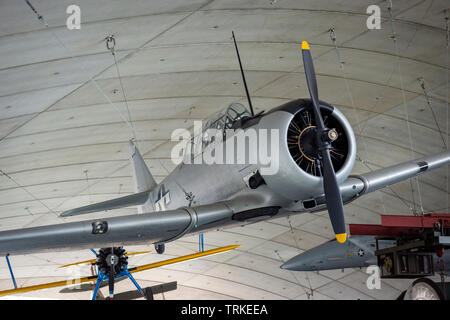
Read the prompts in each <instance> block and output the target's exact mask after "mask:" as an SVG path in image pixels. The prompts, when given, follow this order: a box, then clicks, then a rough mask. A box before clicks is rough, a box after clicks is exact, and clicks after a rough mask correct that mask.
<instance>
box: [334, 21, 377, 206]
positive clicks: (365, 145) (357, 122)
mask: <svg viewBox="0 0 450 320" xmlns="http://www.w3.org/2000/svg"><path fill="white" fill-rule="evenodd" d="M329 32H330V39H331V41H332V42H333V45H334V49H335V51H336V56H337V59H338V62H339V69H340V70H341V73H342V77H343V78H344V83H345V87H346V90H347V93H348V97H349V99H350V103H351V105H352V108H353V112H354V114H355V117H356V125H357V127H358V131H359V139H360V141H361V142H362V143H363V144H364V149H365V153H366V159H370V157H369V148H368V144H367V141H366V140H365V139H364V137H363V136H362V131H363V129H362V128H361V124H360V118H359V115H358V111H357V110H356V104H355V101H354V99H353V94H352V92H351V90H350V84H349V82H348V77H347V73H346V71H345V69H344V62H343V61H342V58H341V54H340V52H339V48H338V46H337V43H336V39H337V36H336V30H335V29H334V27H332V28H330V30H329ZM356 141H358V138H357V140H356ZM359 161H360V162H361V163H362V164H363V165H365V166H366V167H368V168H369V170H370V171H373V170H372V168H371V167H370V166H368V165H367V164H366V163H365V161H364V160H363V159H361V157H359ZM378 194H379V197H380V201H381V204H382V206H383V211H384V214H386V207H385V205H384V201H383V193H381V192H379V193H378Z"/></svg>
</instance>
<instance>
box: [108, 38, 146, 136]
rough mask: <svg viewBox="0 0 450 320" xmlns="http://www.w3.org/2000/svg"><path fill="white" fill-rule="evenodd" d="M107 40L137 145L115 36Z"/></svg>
mask: <svg viewBox="0 0 450 320" xmlns="http://www.w3.org/2000/svg"><path fill="white" fill-rule="evenodd" d="M105 40H106V48H107V49H108V50H109V51H111V55H112V56H113V59H114V65H115V66H116V71H117V77H118V78H119V83H120V88H121V89H122V95H123V100H124V101H125V106H126V107H127V113H128V122H129V123H130V125H131V127H132V128H133V130H132V131H133V138H134V141H135V143H136V144H137V143H138V140H137V137H136V128H135V127H134V124H133V121H132V119H131V113H130V107H129V106H128V101H127V97H126V95H125V89H124V88H123V83H122V77H121V76H120V72H119V65H118V64H117V60H116V50H115V46H116V39H115V38H114V35H109V36H107V37H106V38H105Z"/></svg>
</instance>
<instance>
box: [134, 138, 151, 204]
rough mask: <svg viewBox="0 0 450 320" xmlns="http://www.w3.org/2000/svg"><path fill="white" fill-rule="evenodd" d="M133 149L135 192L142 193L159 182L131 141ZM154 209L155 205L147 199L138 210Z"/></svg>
mask: <svg viewBox="0 0 450 320" xmlns="http://www.w3.org/2000/svg"><path fill="white" fill-rule="evenodd" d="M129 144H130V151H131V159H130V160H131V166H132V167H133V177H134V183H135V192H137V193H140V192H144V191H150V190H152V189H153V188H155V187H156V186H157V185H158V184H157V183H156V181H155V179H154V178H153V176H152V174H151V173H150V170H149V169H148V167H147V165H146V164H145V161H144V158H142V155H141V153H140V152H139V150H138V148H137V147H136V146H135V145H134V143H133V142H132V141H130V142H129ZM151 211H153V205H152V204H151V202H150V201H147V202H146V203H144V204H143V205H140V206H138V212H139V213H142V212H151Z"/></svg>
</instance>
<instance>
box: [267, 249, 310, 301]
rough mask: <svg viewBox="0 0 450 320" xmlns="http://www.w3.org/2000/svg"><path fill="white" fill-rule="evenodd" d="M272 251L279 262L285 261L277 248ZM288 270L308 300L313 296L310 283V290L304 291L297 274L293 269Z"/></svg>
mask: <svg viewBox="0 0 450 320" xmlns="http://www.w3.org/2000/svg"><path fill="white" fill-rule="evenodd" d="M274 252H275V254H276V255H277V256H278V259H279V260H280V261H281V263H285V262H286V261H285V260H284V259H283V258H282V257H281V255H280V253H279V252H278V250H274ZM288 271H289V272H290V273H291V275H292V277H293V278H294V279H295V281H296V282H297V284H298V286H299V287H300V288H302V290H303V291H304V292H305V294H306V297H307V298H308V300H309V299H310V298H311V297H312V296H313V293H312V289H311V285H309V286H310V290H311V292H308V291H306V289H305V287H304V286H302V285H301V283H300V280H298V278H297V276H296V273H295V272H294V271H292V270H288Z"/></svg>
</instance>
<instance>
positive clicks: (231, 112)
mask: <svg viewBox="0 0 450 320" xmlns="http://www.w3.org/2000/svg"><path fill="white" fill-rule="evenodd" d="M245 117H250V113H249V112H248V110H247V108H246V107H245V106H244V105H243V104H242V103H238V102H234V103H232V104H230V105H229V106H228V108H227V109H225V110H222V111H220V112H219V113H216V114H215V115H213V116H212V117H210V118H209V119H208V120H206V122H205V125H204V127H203V132H205V131H206V130H207V129H220V130H223V129H232V128H233V125H234V123H235V122H236V121H237V120H239V119H243V118H245Z"/></svg>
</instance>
